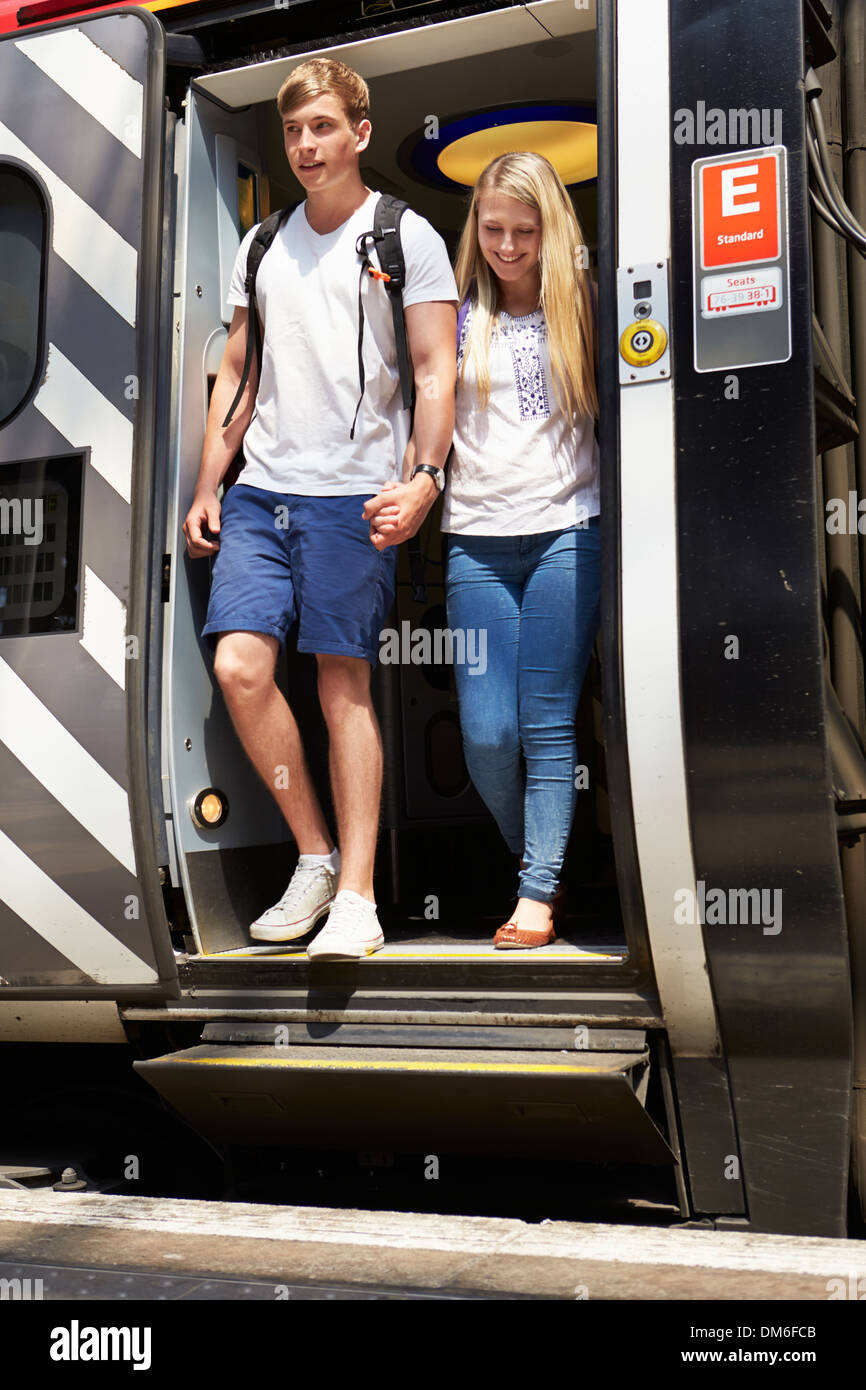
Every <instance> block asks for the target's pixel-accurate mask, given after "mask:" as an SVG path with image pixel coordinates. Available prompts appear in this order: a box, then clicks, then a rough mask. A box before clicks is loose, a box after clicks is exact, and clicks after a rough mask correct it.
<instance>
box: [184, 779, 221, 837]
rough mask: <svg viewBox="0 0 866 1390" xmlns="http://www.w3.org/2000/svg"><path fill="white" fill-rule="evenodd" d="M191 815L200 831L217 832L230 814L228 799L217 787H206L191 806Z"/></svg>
mask: <svg viewBox="0 0 866 1390" xmlns="http://www.w3.org/2000/svg"><path fill="white" fill-rule="evenodd" d="M189 810H190V815H191V816H192V818H193V822H194V823H195V824H196V825H197V826H198V828H199V830H216V829H217V827H218V826H220V825H222V824H223V822H224V821H225V820H226V817H227V816H228V813H229V802H228V797H227V796H226V795H225V793H224V792H221V791H217V789H216V787H205V789H204V791H200V792H199V794H198V796H197V797H196V798H195V800H194V801H193V802H192V804H191V805H190V808H189Z"/></svg>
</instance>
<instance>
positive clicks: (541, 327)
mask: <svg viewBox="0 0 866 1390" xmlns="http://www.w3.org/2000/svg"><path fill="white" fill-rule="evenodd" d="M471 319H472V309H471V307H470V308H469V310H468V312H467V314H466V318H465V320H464V322H463V325H462V327H461V331H460V344H459V348H458V353H457V361H458V369H459V366H460V365H461V364H462V361H463V353H464V348H465V344H466V338H467V335H468V333H469V325H470V322H471ZM598 473H599V466H598V444H597V442H596V439H595V429H594V421H593V420H592V419H591V418H590V417H589V416H587V417H586V418H585V419H584V420H583V421H582V422H581V423H579V424H578V425H577V427H572V426H571V425H569V424H568V422H567V420H566V418H565V415H564V414H563V412H562V411H561V410H560V408H559V402H558V399H557V397H556V394H555V390H554V385H553V379H552V375H551V369H550V352H549V348H548V339H547V323H546V321H545V318H544V311H543V310H542V309H540V308H539V309H536V310H535V311H534V312H533V313H531V314H524V315H523V316H522V317H520V318H512V317H511V315H510V314H506V313H505V312H504V311H500V314H499V334H498V336H497V334H496V331H495V328H494V333H493V337H492V340H491V343H490V400H489V403H488V407H487V409H486V410H479V408H478V399H477V396H476V391H475V373H474V371H473V370H472V368H471V366H467V369H466V376H465V379H464V381H463V383H462V384H461V382H460V378H459V376H458V381H457V401H456V419H455V429H454V455H453V457H452V459H451V463H450V465H449V468H448V481H447V486H446V490H445V501H444V505H443V509H442V530H443V531H451V532H460V533H462V534H465V535H476V536H522V535H535V534H537V533H538V532H539V531H561V530H564V529H565V528H566V527H567V526H575V525H577V524H578V523H579V522H580V521H581V520H582V519H584V518H587V517H590V516H597V515H598V514H599V511H600V506H599V479H598Z"/></svg>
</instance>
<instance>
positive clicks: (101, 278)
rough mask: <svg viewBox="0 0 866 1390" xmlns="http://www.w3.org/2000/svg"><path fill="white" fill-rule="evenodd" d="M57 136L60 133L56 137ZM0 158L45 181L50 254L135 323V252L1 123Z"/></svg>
mask: <svg viewBox="0 0 866 1390" xmlns="http://www.w3.org/2000/svg"><path fill="white" fill-rule="evenodd" d="M58 138H59V133H58ZM0 155H7V156H11V157H12V158H14V159H20V160H21V161H22V163H24V164H26V165H28V167H29V168H31V169H33V170H35V172H36V173H37V174H39V175H40V177H41V178H42V179H43V180H44V182H45V185H46V187H47V189H48V192H49V194H50V197H51V201H52V204H53V212H54V217H53V238H54V250H55V251H56V252H57V255H58V256H61V257H62V258H63V260H64V261H66V262H67V264H68V265H71V266H72V269H73V270H75V271H77V272H78V274H79V275H80V276H81V278H82V280H86V281H87V283H88V285H90V287H91V289H94V290H95V291H96V293H97V294H100V295H102V298H103V299H105V300H106V301H107V302H108V303H109V304H110V305H111V307H112V308H113V309H116V310H117V312H118V313H119V314H121V315H122V316H123V318H125V319H126V321H127V323H132V324H134V323H135V295H136V288H137V272H138V253H137V252H136V250H135V247H134V246H130V244H129V242H128V241H124V239H123V237H122V236H119V235H118V233H117V232H116V231H115V230H114V228H113V227H110V226H109V224H108V223H107V222H106V221H105V220H104V218H102V217H100V216H99V213H98V212H96V211H94V209H93V208H92V207H91V206H90V205H89V203H85V201H84V199H83V198H79V196H78V194H77V193H75V192H73V190H72V189H71V188H69V187H68V185H67V184H65V183H63V181H62V180H61V179H59V178H58V177H57V175H56V174H55V173H54V172H53V170H51V169H49V167H48V165H47V164H45V163H43V161H42V160H41V159H40V158H39V156H38V155H36V154H34V152H33V150H31V149H30V148H29V147H28V146H27V145H25V143H24V141H23V140H19V139H18V136H17V135H16V134H15V133H14V132H13V131H11V130H10V129H9V127H8V126H7V125H4V123H3V122H2V121H0Z"/></svg>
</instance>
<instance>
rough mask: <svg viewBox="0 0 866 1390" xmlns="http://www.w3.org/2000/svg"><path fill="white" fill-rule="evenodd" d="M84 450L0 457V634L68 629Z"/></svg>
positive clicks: (75, 587) (74, 611)
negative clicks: (8, 458) (12, 460)
mask: <svg viewBox="0 0 866 1390" xmlns="http://www.w3.org/2000/svg"><path fill="white" fill-rule="evenodd" d="M83 476H84V455H83V454H68V455H66V456H64V457H60V458H40V459H26V460H24V461H22V462H16V463H4V464H0V639H2V638H3V637H18V636H23V635H25V634H28V633H48V632H74V631H75V630H76V629H77V627H78V615H79V591H80V584H79V574H78V570H79V560H80V555H81V485H82V478H83Z"/></svg>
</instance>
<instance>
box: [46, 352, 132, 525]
mask: <svg viewBox="0 0 866 1390" xmlns="http://www.w3.org/2000/svg"><path fill="white" fill-rule="evenodd" d="M33 404H34V405H35V406H36V409H37V410H41V412H42V414H43V415H44V416H45V417H46V419H47V420H50V422H51V424H52V425H53V426H54V428H55V429H56V430H59V431H60V433H61V434H62V435H63V437H64V439H68V440H69V443H70V444H72V445H73V446H74V447H75V448H77V449H85V448H87V446H88V444H89V445H90V450H91V452H90V462H91V463H92V464H93V467H94V468H95V469H96V470H97V472H98V473H101V474H102V476H103V478H104V479H105V481H106V482H107V483H110V484H111V486H112V487H113V488H114V490H115V492H118V493H119V494H120V496H121V497H122V498H123V500H124V502H128V501H129V500H130V497H131V494H132V430H133V427H132V421H131V420H127V418H126V416H125V415H121V413H120V411H119V410H118V409H117V406H115V405H112V404H111V401H109V400H106V398H105V396H103V395H102V394H101V393H100V392H99V391H97V389H96V387H95V386H94V385H93V384H92V383H91V382H90V381H88V379H87V377H86V376H85V375H84V373H83V372H80V371H79V370H78V368H77V367H76V365H75V363H74V362H70V360H69V358H68V357H66V356H65V355H64V354H63V353H62V352H61V351H60V349H59V347H57V345H56V344H55V343H49V344H48V366H47V368H46V371H45V379H44V381H43V383H42V385H41V386H40V388H39V390H38V391H37V393H36V395H35V396H34V397H33Z"/></svg>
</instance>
